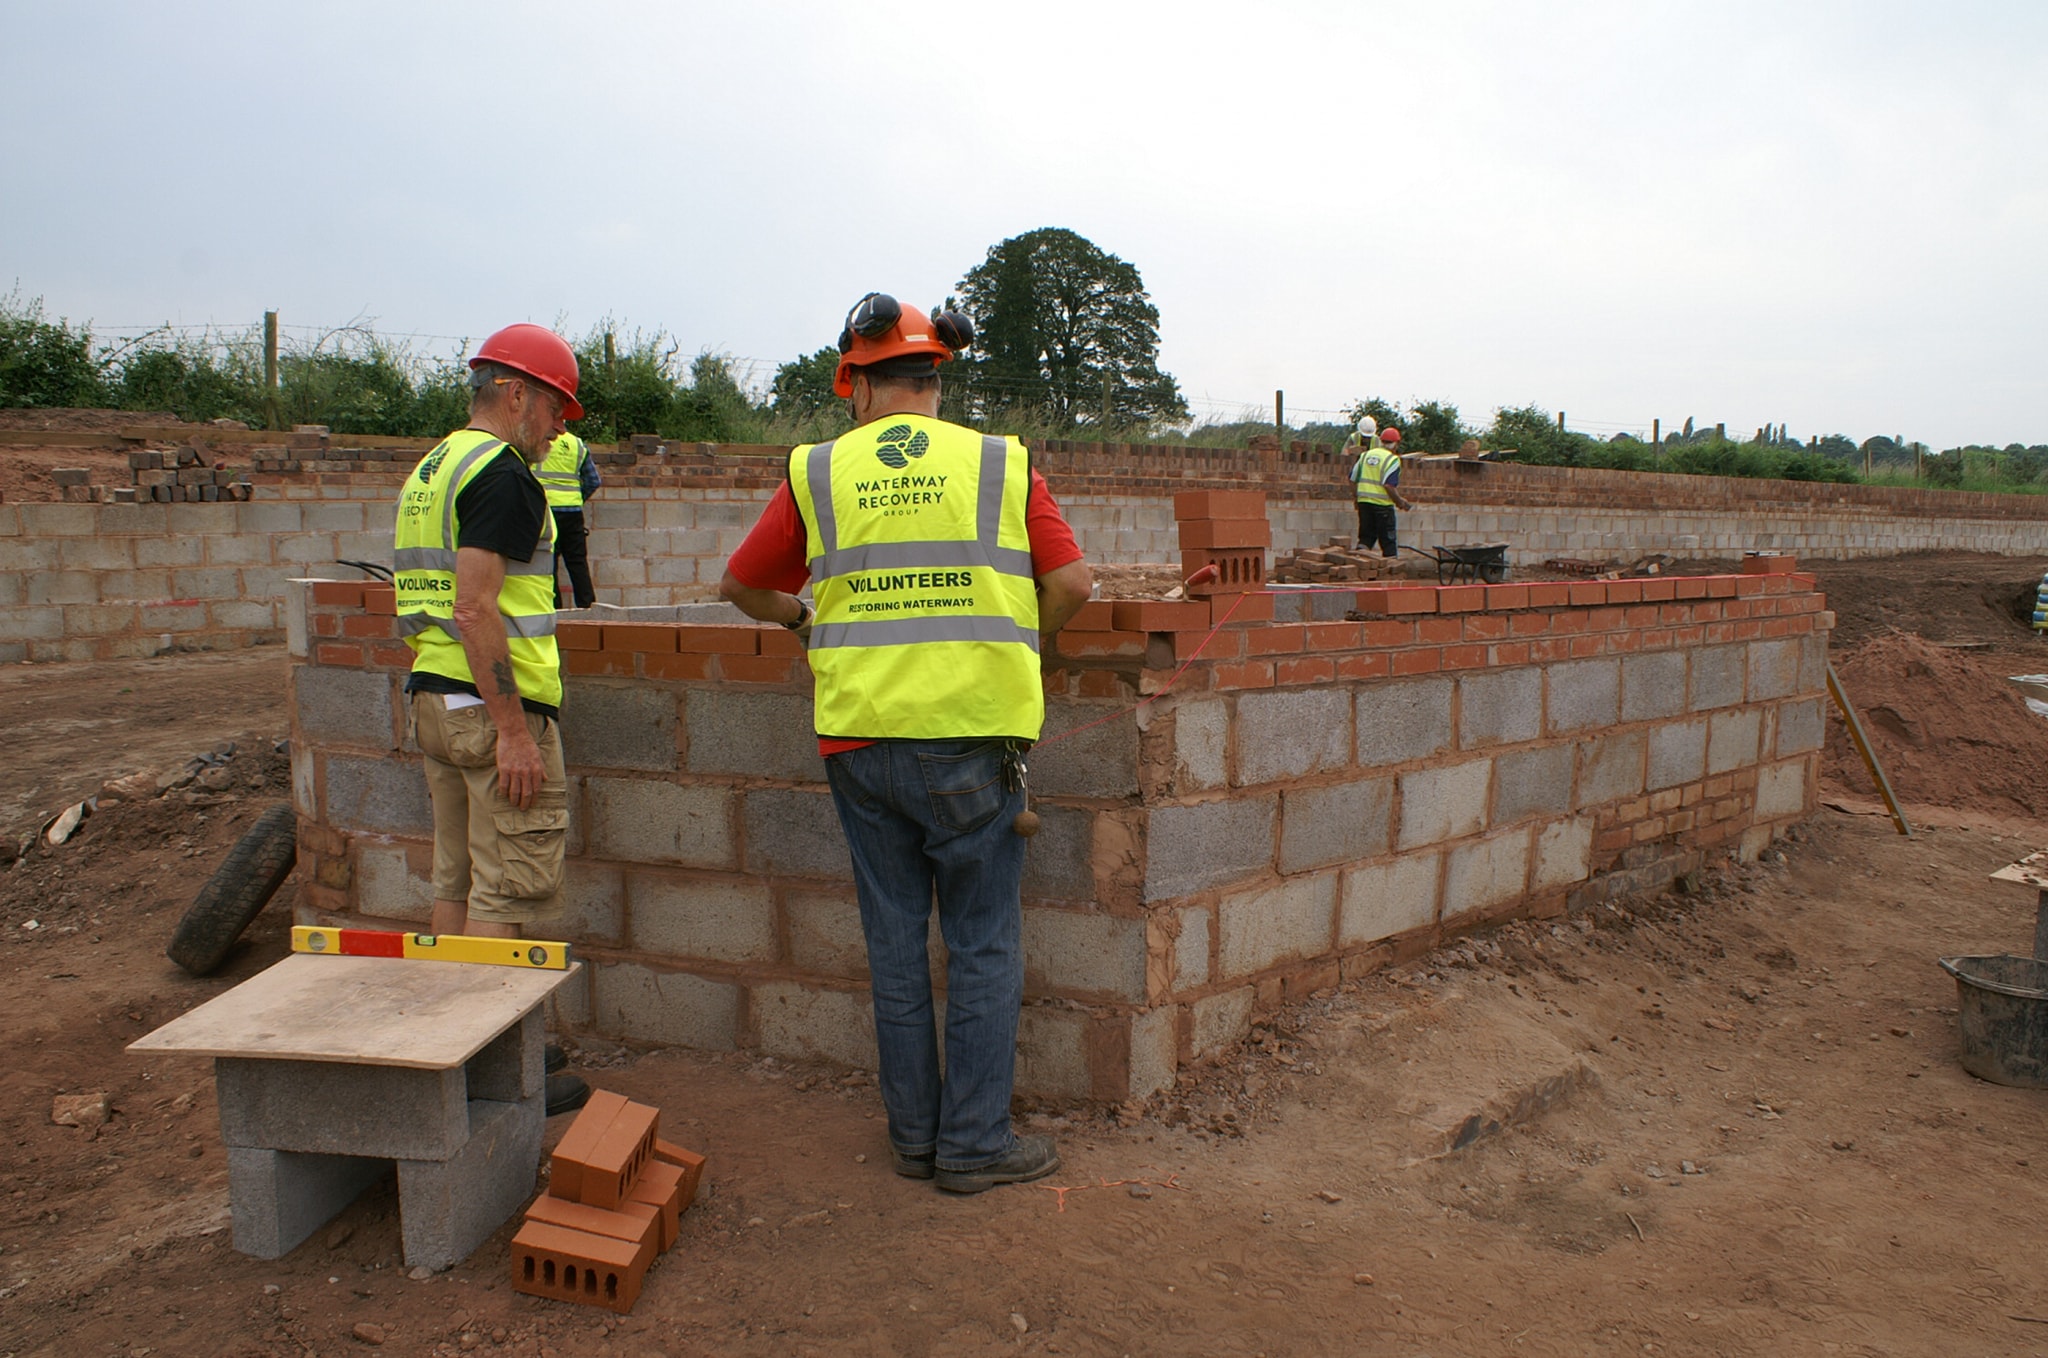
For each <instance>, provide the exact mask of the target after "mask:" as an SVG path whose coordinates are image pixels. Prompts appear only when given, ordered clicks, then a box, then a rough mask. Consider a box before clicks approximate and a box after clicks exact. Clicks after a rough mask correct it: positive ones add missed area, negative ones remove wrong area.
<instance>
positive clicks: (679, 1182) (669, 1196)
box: [512, 1090, 704, 1312]
mask: <svg viewBox="0 0 2048 1358" xmlns="http://www.w3.org/2000/svg"><path fill="white" fill-rule="evenodd" d="M660 1125H661V1111H660V1110H659V1109H656V1108H650V1107H648V1106H647V1105H646V1104H643V1103H634V1102H632V1101H631V1100H630V1099H627V1098H626V1097H625V1096H623V1095H620V1094H612V1093H608V1092H606V1091H604V1090H596V1091H593V1092H592V1094H591V1096H590V1102H589V1103H587V1104H585V1105H584V1107H583V1111H582V1112H580V1113H578V1114H577V1115H576V1121H574V1122H573V1123H571V1124H570V1125H569V1130H568V1131H567V1132H565V1133H564V1134H563V1136H562V1139H561V1141H560V1142H559V1143H557V1145H556V1146H555V1151H554V1155H553V1156H552V1157H551V1158H550V1160H549V1169H548V1191H547V1192H545V1193H543V1194H541V1195H540V1196H539V1197H537V1198H535V1199H534V1200H533V1205H532V1206H530V1207H528V1208H527V1209H526V1221H525V1223H524V1224H523V1225H522V1226H520V1228H519V1234H517V1235H515V1236H513V1237H512V1287H513V1290H515V1291H518V1292H529V1293H532V1294H533V1295H534V1296H537V1297H552V1298H554V1299H555V1300H557V1301H574V1302H582V1303H584V1304H585V1305H588V1306H603V1307H606V1308H608V1309H610V1310H613V1311H619V1312H626V1311H630V1310H632V1309H633V1303H634V1302H635V1301H636V1300H638V1299H639V1296H640V1285H641V1283H642V1282H643V1281H644V1280H645V1279H646V1277H647V1269H648V1266H649V1265H650V1264H652V1263H653V1262H654V1259H655V1256H656V1255H658V1254H660V1253H662V1252H663V1251H664V1250H666V1249H668V1247H669V1246H671V1245H673V1244H675V1243H676V1235H677V1233H678V1231H679V1230H680V1229H681V1227H680V1218H681V1217H682V1214H683V1210H684V1209H685V1208H687V1207H688V1206H689V1205H690V1203H691V1201H692V1200H694V1199H695V1198H696V1196H697V1182H698V1180H699V1179H701V1178H702V1177H703V1174H704V1157H703V1156H701V1155H698V1154H696V1153H695V1152H693V1151H686V1150H684V1149H683V1148H682V1147H681V1146H676V1145H671V1144H670V1143H669V1142H666V1141H663V1140H661V1139H660V1138H659V1137H658V1136H657V1135H656V1133H657V1132H658V1131H659V1130H660Z"/></svg>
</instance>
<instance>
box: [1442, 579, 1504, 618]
mask: <svg viewBox="0 0 2048 1358" xmlns="http://www.w3.org/2000/svg"><path fill="white" fill-rule="evenodd" d="M1490 588H1492V586H1490V585H1439V586H1437V591H1436V611H1437V612H1439V613H1472V612H1476V611H1478V610H1479V609H1482V608H1485V607H1486V591H1487V590H1488V589H1490Z"/></svg>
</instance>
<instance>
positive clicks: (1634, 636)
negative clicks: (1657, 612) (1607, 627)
mask: <svg viewBox="0 0 2048 1358" xmlns="http://www.w3.org/2000/svg"><path fill="white" fill-rule="evenodd" d="M1604 635H1605V638H1606V641H1607V654H1609V655H1627V654H1629V653H1631V652H1633V651H1640V650H1642V649H1643V634H1642V633H1641V632H1608V633H1605V634H1604Z"/></svg>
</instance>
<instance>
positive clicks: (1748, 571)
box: [1742, 552, 1799, 575]
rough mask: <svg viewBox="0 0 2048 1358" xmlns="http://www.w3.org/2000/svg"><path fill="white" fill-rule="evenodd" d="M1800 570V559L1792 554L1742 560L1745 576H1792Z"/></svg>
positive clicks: (1749, 557) (1746, 557)
mask: <svg viewBox="0 0 2048 1358" xmlns="http://www.w3.org/2000/svg"><path fill="white" fill-rule="evenodd" d="M1798 569H1799V558H1798V557H1796V556H1794V555H1793V554H1792V553H1790V552H1783V553H1777V554H1773V555H1769V556H1745V557H1743V558H1742V573H1743V574H1744V575H1790V574H1791V573H1792V572H1794V571H1796V570H1798Z"/></svg>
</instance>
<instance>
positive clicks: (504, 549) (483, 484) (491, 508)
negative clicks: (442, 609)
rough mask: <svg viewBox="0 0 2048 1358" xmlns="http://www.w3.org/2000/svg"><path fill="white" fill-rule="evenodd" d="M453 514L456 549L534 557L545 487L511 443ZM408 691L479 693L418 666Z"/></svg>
mask: <svg viewBox="0 0 2048 1358" xmlns="http://www.w3.org/2000/svg"><path fill="white" fill-rule="evenodd" d="M455 516H456V519H457V522H458V523H459V525H460V526H459V527H458V529H457V530H456V537H455V545H456V547H457V548H462V547H481V548H482V549H483V550H485V551H487V552H496V553H497V554H498V555H499V556H502V557H505V558H507V559H509V560H512V561H531V560H533V554H534V552H535V551H537V550H539V547H540V542H541V534H542V532H544V531H545V528H544V526H545V525H546V523H547V521H548V497H547V492H546V491H543V490H542V489H541V488H540V481H539V480H538V479H537V478H536V477H535V476H534V474H533V468H531V467H529V466H527V465H526V460H525V459H524V458H522V457H520V456H519V454H518V452H517V451H515V450H514V449H513V448H512V446H511V445H510V444H507V445H506V446H505V448H504V449H503V450H502V451H500V452H499V454H498V455H497V456H496V457H494V458H492V459H491V460H490V462H489V463H488V464H487V465H486V466H485V467H484V469H483V470H482V471H480V472H478V473H477V474H476V475H475V476H472V477H471V478H470V479H469V484H468V485H466V486H464V487H463V488H462V491H461V493H460V494H458V495H457V496H456V497H455ZM405 691H406V692H407V693H467V694H470V695H471V696H480V695H478V694H477V691H476V685H475V684H471V683H465V682H464V681H463V680H460V679H450V678H449V677H448V676H447V675H445V674H426V673H422V672H418V671H415V672H414V673H413V676H412V677H411V678H410V679H408V680H407V681H406V684H405ZM519 702H520V705H521V706H522V707H524V708H525V709H526V710H527V711H529V712H538V713H540V714H541V715H542V716H544V717H553V716H557V715H558V714H559V709H557V708H555V707H553V706H550V705H549V704H547V703H540V702H535V701H534V700H533V699H531V698H528V697H526V696H524V695H521V697H520V699H519Z"/></svg>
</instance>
